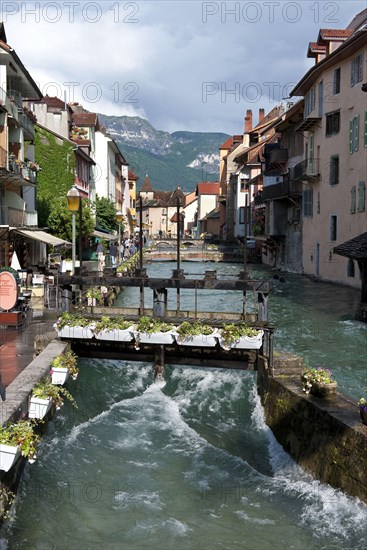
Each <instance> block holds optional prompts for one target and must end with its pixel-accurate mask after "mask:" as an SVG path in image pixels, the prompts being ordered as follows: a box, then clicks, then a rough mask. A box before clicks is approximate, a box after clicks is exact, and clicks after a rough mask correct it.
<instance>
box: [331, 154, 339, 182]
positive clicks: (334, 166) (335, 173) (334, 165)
mask: <svg viewBox="0 0 367 550" xmlns="http://www.w3.org/2000/svg"><path fill="white" fill-rule="evenodd" d="M337 183H339V155H333V156H332V157H330V185H336V184H337Z"/></svg>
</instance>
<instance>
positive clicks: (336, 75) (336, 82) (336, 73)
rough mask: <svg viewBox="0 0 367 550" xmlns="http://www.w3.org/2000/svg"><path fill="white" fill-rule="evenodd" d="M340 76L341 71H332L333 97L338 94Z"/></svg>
mask: <svg viewBox="0 0 367 550" xmlns="http://www.w3.org/2000/svg"><path fill="white" fill-rule="evenodd" d="M340 75H341V69H340V68H339V69H335V71H334V83H333V95H336V94H340Z"/></svg>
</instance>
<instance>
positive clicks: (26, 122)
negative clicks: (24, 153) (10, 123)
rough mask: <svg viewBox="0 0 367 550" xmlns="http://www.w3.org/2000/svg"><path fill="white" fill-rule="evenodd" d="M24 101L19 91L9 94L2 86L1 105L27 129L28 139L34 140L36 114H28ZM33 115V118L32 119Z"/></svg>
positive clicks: (0, 91) (0, 89)
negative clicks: (24, 107)
mask: <svg viewBox="0 0 367 550" xmlns="http://www.w3.org/2000/svg"><path fill="white" fill-rule="evenodd" d="M22 102H23V99H22V96H21V94H20V93H19V92H14V91H13V92H12V93H9V94H7V93H6V92H5V90H4V89H3V88H0V106H1V107H2V108H3V109H5V110H6V111H7V113H8V115H9V116H10V117H11V118H13V119H14V120H15V121H16V122H17V123H18V124H19V125H20V126H21V127H22V128H23V129H24V130H25V133H26V136H25V137H26V139H29V140H31V141H33V140H34V122H35V116H34V114H33V113H30V112H29V115H27V114H26V112H25V111H24V109H23V107H22ZM32 117H33V120H31V118H32Z"/></svg>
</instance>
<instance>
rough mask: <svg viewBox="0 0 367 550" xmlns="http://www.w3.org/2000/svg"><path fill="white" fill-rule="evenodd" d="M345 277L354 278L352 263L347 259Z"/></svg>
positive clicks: (350, 259)
mask: <svg viewBox="0 0 367 550" xmlns="http://www.w3.org/2000/svg"><path fill="white" fill-rule="evenodd" d="M347 276H348V277H354V276H355V269H354V262H353V260H352V258H349V260H348V265H347Z"/></svg>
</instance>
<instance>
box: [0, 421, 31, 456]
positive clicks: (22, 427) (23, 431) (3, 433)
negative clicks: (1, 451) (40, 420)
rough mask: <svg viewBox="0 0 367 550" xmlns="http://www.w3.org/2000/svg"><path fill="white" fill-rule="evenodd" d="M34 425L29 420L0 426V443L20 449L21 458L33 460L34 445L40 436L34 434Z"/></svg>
mask: <svg viewBox="0 0 367 550" xmlns="http://www.w3.org/2000/svg"><path fill="white" fill-rule="evenodd" d="M34 426H35V424H34V423H33V422H32V421H31V420H19V422H14V423H10V424H7V425H6V426H0V443H2V444H4V445H13V446H17V445H19V447H20V452H21V453H22V455H23V456H25V457H28V458H30V459H34V458H35V456H36V443H38V441H39V440H40V436H39V435H38V434H36V433H35V432H34Z"/></svg>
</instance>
